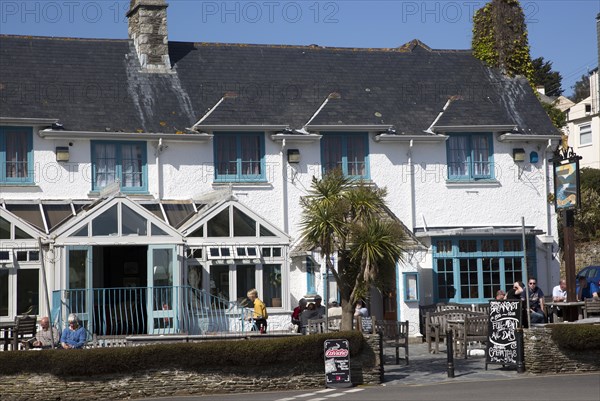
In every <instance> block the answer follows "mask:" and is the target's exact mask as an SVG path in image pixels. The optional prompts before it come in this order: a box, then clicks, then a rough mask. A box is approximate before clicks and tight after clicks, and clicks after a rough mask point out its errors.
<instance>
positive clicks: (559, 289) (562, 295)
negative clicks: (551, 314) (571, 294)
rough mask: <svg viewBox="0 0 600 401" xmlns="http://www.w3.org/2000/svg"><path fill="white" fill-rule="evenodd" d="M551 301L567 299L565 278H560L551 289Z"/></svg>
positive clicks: (564, 300)
mask: <svg viewBox="0 0 600 401" xmlns="http://www.w3.org/2000/svg"><path fill="white" fill-rule="evenodd" d="M552 301H554V302H566V301H567V280H565V279H564V278H562V279H560V281H559V282H558V285H557V286H556V287H554V288H553V289H552Z"/></svg>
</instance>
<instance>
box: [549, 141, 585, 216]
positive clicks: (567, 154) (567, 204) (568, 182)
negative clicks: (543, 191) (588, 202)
mask: <svg viewBox="0 0 600 401" xmlns="http://www.w3.org/2000/svg"><path fill="white" fill-rule="evenodd" d="M580 159H581V156H578V155H576V154H575V153H574V152H573V148H571V147H569V146H568V137H567V136H566V135H563V137H562V140H561V143H560V144H559V146H557V148H556V150H555V151H554V157H553V158H552V162H553V166H554V168H553V170H554V207H555V209H556V211H557V212H560V211H563V210H572V209H576V208H578V207H580V203H581V197H580V196H579V160H580Z"/></svg>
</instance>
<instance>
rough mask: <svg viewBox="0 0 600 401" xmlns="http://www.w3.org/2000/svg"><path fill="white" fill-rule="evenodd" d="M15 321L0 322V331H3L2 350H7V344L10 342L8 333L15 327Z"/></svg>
mask: <svg viewBox="0 0 600 401" xmlns="http://www.w3.org/2000/svg"><path fill="white" fill-rule="evenodd" d="M15 325H16V323H15V322H14V321H12V322H0V331H2V332H3V333H4V335H3V336H2V337H3V340H4V351H8V344H10V342H11V341H10V333H11V331H12V330H13V329H14V328H15Z"/></svg>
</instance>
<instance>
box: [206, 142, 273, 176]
mask: <svg viewBox="0 0 600 401" xmlns="http://www.w3.org/2000/svg"><path fill="white" fill-rule="evenodd" d="M214 154H215V155H214V156H215V181H221V182H231V181H235V182H243V181H247V182H250V181H265V180H266V175H265V136H264V133H262V132H260V133H255V132H247V133H239V132H220V133H215V136H214Z"/></svg>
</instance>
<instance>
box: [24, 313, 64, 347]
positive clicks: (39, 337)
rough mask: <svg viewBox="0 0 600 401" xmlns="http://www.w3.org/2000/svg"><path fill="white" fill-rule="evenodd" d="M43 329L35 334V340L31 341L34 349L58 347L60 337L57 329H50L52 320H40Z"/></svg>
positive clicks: (44, 318)
mask: <svg viewBox="0 0 600 401" xmlns="http://www.w3.org/2000/svg"><path fill="white" fill-rule="evenodd" d="M40 327H41V329H40V330H39V331H38V332H37V333H36V334H35V338H33V339H31V340H29V343H30V344H31V346H32V347H33V348H52V344H54V345H58V342H59V340H60V335H59V334H58V330H56V327H50V319H48V317H47V316H44V317H43V318H42V320H40Z"/></svg>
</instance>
